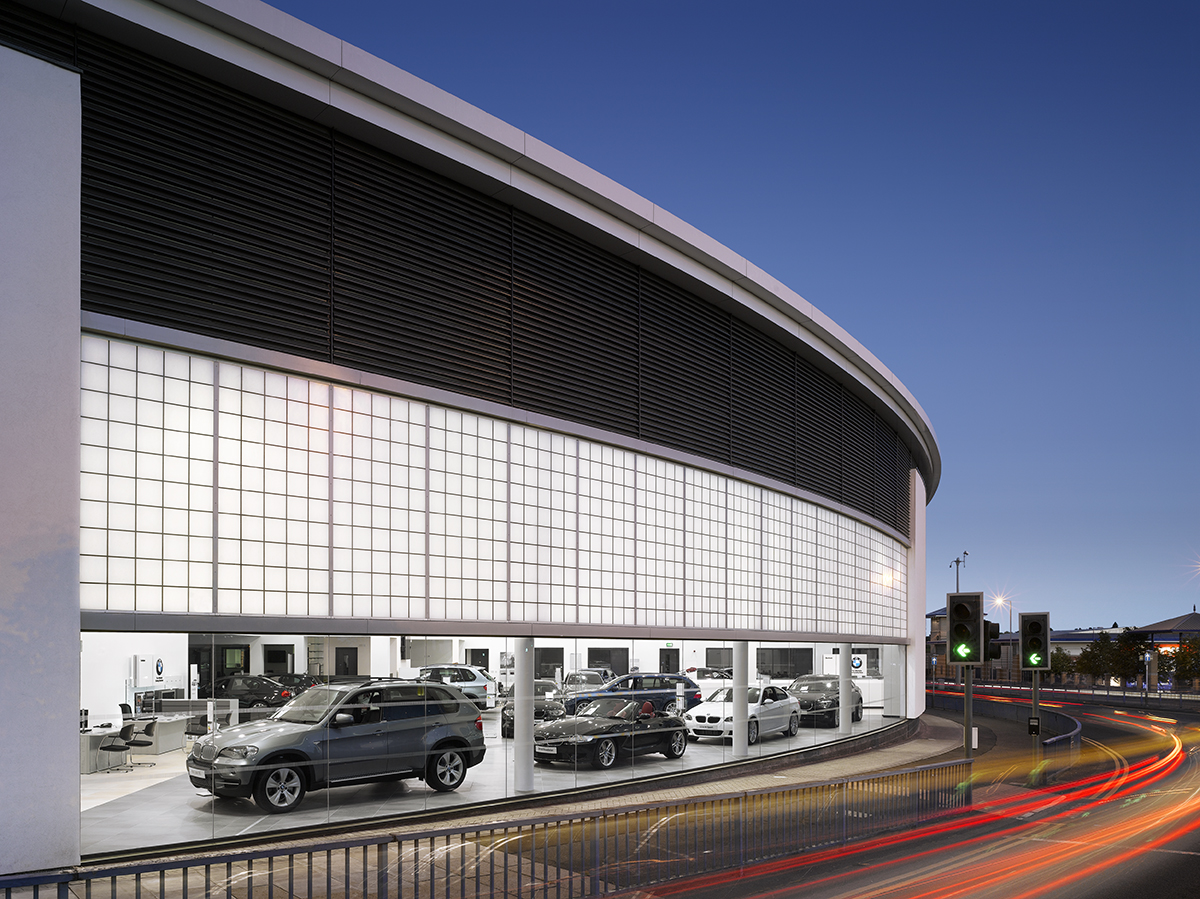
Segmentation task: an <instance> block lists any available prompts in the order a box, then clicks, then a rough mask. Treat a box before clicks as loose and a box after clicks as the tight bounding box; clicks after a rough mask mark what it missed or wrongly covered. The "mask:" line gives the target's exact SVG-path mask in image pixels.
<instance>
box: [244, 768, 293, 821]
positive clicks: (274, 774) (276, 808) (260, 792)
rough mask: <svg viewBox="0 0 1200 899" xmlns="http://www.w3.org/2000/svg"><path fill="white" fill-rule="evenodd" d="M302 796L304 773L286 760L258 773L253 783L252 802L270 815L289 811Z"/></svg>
mask: <svg viewBox="0 0 1200 899" xmlns="http://www.w3.org/2000/svg"><path fill="white" fill-rule="evenodd" d="M303 798H304V775H303V774H301V773H300V770H299V769H298V768H295V767H293V766H292V765H290V764H288V763H286V762H284V763H282V764H280V765H279V766H278V767H276V768H272V769H271V770H270V771H268V772H266V773H265V774H260V775H259V777H258V781H257V782H256V783H255V784H254V804H255V805H257V806H258V807H259V808H260V809H262V810H263V811H264V812H267V813H268V814H271V815H277V814H279V813H280V812H290V811H291V810H292V809H294V808H295V807H296V806H298V805H299V804H300V800H302V799H303Z"/></svg>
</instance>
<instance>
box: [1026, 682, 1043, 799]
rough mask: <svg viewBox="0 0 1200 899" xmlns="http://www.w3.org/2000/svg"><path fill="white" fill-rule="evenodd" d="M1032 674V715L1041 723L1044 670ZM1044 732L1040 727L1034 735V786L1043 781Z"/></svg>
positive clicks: (1032, 777)
mask: <svg viewBox="0 0 1200 899" xmlns="http://www.w3.org/2000/svg"><path fill="white" fill-rule="evenodd" d="M1030 674H1032V675H1033V690H1032V691H1031V692H1030V712H1029V713H1030V715H1031V716H1032V717H1033V718H1034V719H1035V720H1036V721H1038V723H1039V724H1040V723H1041V720H1042V718H1041V716H1040V715H1039V714H1038V681H1039V680H1040V679H1041V674H1042V672H1040V671H1037V670H1034V671H1031V672H1030ZM1041 764H1042V734H1041V728H1040V727H1039V728H1038V733H1036V734H1034V735H1033V767H1032V769H1031V772H1032V773H1031V776H1030V783H1031V785H1032V786H1037V785H1038V784H1040V783H1041V782H1042V771H1041Z"/></svg>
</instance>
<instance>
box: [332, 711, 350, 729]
mask: <svg viewBox="0 0 1200 899" xmlns="http://www.w3.org/2000/svg"><path fill="white" fill-rule="evenodd" d="M353 723H354V716H353V715H351V714H349V713H348V712H338V713H337V714H336V715H334V716H333V726H334V727H349V726H350V725H351V724H353Z"/></svg>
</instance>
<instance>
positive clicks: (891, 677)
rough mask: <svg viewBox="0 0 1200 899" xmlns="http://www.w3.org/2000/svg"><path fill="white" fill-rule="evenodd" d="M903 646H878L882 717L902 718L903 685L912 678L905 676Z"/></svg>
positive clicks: (886, 644) (888, 644) (887, 644)
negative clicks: (881, 680) (881, 681)
mask: <svg viewBox="0 0 1200 899" xmlns="http://www.w3.org/2000/svg"><path fill="white" fill-rule="evenodd" d="M905 649H906V647H904V646H896V645H895V644H894V643H885V644H884V645H883V646H881V647H880V652H879V656H880V658H879V670H880V673H881V674H883V684H884V693H883V717H884V718H903V717H904V700H905V685H906V684H907V683H908V682H909V681H910V680H912V678H910V677H906V676H905V674H906V671H905V668H904V661H905V658H904V657H905Z"/></svg>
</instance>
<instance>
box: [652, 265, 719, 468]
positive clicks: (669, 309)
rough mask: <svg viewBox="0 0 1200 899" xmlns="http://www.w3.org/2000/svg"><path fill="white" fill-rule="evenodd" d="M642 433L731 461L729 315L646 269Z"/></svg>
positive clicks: (663, 442) (660, 441) (665, 442)
mask: <svg viewBox="0 0 1200 899" xmlns="http://www.w3.org/2000/svg"><path fill="white" fill-rule="evenodd" d="M641 294H642V322H641V323H642V423H641V436H642V438H644V439H646V440H650V441H652V442H654V443H661V444H663V445H664V446H671V447H675V448H676V449H681V450H685V451H686V452H690V453H698V454H700V455H702V456H706V457H708V458H710V459H718V460H720V461H722V462H729V461H730V447H731V445H732V438H733V431H732V420H731V416H730V411H731V409H732V408H733V405H732V396H731V389H732V376H731V373H730V365H731V359H730V333H729V328H730V316H729V313H727V312H724V311H722V310H721V309H718V308H717V307H716V306H713V305H712V304H711V303H705V302H701V301H700V300H698V299H696V297H694V296H692V295H690V294H688V293H687V292H686V291H684V290H682V289H680V288H678V287H676V286H675V285H674V284H670V283H668V282H667V281H664V280H663V279H662V278H659V277H658V276H656V275H652V274H650V273H648V272H643V273H642V290H641Z"/></svg>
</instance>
